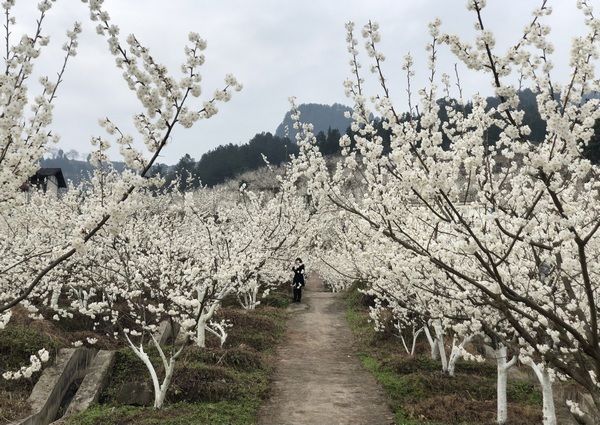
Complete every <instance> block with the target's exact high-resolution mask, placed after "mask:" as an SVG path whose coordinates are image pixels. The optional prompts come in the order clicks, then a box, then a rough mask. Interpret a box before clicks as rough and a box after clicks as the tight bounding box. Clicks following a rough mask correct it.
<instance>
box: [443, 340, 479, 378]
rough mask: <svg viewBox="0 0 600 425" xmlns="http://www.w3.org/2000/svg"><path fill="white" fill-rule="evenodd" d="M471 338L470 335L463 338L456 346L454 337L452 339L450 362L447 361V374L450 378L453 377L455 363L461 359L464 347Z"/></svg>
mask: <svg viewBox="0 0 600 425" xmlns="http://www.w3.org/2000/svg"><path fill="white" fill-rule="evenodd" d="M472 338H473V336H472V335H470V336H466V337H464V338H463V341H462V342H461V343H460V344H459V345H456V337H454V338H453V339H452V351H451V352H450V360H449V361H448V374H449V375H450V376H454V372H455V370H456V362H457V361H458V360H460V359H461V358H462V356H463V353H464V350H465V345H466V344H468V343H469V341H471V339H472Z"/></svg>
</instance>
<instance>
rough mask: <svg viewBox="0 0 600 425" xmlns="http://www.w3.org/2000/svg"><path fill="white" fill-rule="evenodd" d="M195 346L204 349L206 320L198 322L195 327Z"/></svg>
mask: <svg viewBox="0 0 600 425" xmlns="http://www.w3.org/2000/svg"><path fill="white" fill-rule="evenodd" d="M196 345H197V346H198V347H200V348H206V320H203V319H202V318H201V319H200V320H198V326H197V327H196Z"/></svg>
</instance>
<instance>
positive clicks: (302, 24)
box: [17, 0, 583, 164]
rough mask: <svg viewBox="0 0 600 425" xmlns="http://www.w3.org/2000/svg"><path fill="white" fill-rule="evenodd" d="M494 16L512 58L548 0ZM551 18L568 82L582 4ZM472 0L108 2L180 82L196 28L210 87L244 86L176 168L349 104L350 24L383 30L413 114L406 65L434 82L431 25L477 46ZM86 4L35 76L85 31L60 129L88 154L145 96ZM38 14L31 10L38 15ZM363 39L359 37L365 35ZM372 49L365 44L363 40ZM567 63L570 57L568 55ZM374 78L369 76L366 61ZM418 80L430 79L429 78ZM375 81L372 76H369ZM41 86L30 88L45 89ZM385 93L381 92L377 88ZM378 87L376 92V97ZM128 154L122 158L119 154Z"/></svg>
mask: <svg viewBox="0 0 600 425" xmlns="http://www.w3.org/2000/svg"><path fill="white" fill-rule="evenodd" d="M33 3H34V0H18V1H17V12H18V15H17V23H18V25H19V29H21V30H23V29H24V28H26V27H31V26H32V25H33V17H32V15H31V10H32V4H33ZM488 3H489V7H488V8H486V9H485V15H484V16H485V19H486V21H487V25H488V27H489V28H491V29H493V30H494V31H495V33H496V36H497V40H498V46H499V48H500V49H501V51H505V48H506V47H507V46H509V45H510V44H513V43H514V42H515V40H516V39H517V38H518V36H519V33H520V32H521V30H522V28H523V27H524V26H525V25H526V23H527V22H528V21H529V20H530V11H531V10H532V9H533V8H534V7H536V6H538V5H539V4H540V1H539V0H503V1H502V0H488ZM550 3H551V4H552V6H553V7H554V14H553V16H552V17H551V18H550V19H549V22H550V23H551V25H552V27H553V33H552V40H553V41H554V43H555V46H556V54H555V62H556V72H555V76H556V78H557V79H558V80H560V81H564V80H565V77H566V75H567V74H566V73H567V71H568V68H567V64H568V57H569V56H568V54H569V46H570V42H571V40H572V38H573V37H574V36H575V35H578V34H580V33H581V32H582V22H583V21H582V19H581V15H580V13H579V11H578V10H577V9H576V7H575V0H560V1H559V0H554V1H550ZM465 4H466V1H464V0H410V1H409V0H369V1H366V0H327V1H319V2H317V1H314V0H304V1H290V0H252V1H249V0H219V1H214V0H213V1H208V0H169V1H166V0H107V1H106V9H107V10H108V11H109V12H110V14H111V17H112V18H113V21H114V23H116V24H118V25H119V26H120V27H121V32H122V35H123V36H125V35H126V34H129V33H134V34H136V36H137V37H138V39H139V40H141V42H142V43H144V44H145V45H146V46H148V47H149V48H150V49H151V51H152V53H153V55H154V57H155V58H156V59H157V60H158V61H159V62H161V63H163V64H165V65H167V66H168V67H169V68H170V69H171V70H172V72H174V73H176V74H177V75H179V64H180V63H181V62H182V61H183V46H184V44H185V42H186V41H187V33H188V32H189V31H196V32H198V33H200V35H201V36H202V37H203V38H205V39H206V40H207V41H208V49H207V50H206V52H205V53H206V63H205V65H204V66H203V68H204V70H203V81H204V92H205V93H206V94H210V93H212V92H213V90H214V89H215V88H218V87H220V86H221V85H222V84H221V82H222V78H223V77H224V76H225V74H226V73H229V72H231V73H233V74H234V75H236V77H237V78H238V79H239V80H240V81H241V82H242V83H243V84H244V90H243V91H242V92H240V93H236V94H235V95H234V98H233V99H232V101H231V102H230V103H228V104H222V105H221V106H220V113H219V114H218V115H217V116H215V117H213V118H211V119H210V120H208V121H200V122H198V123H197V125H196V126H195V127H194V128H192V129H184V128H182V127H179V128H177V129H176V132H175V134H174V137H173V141H172V143H171V144H170V145H168V146H167V148H166V150H165V151H164V155H163V157H162V158H161V162H165V163H168V164H173V163H175V162H176V161H177V160H178V159H179V158H180V157H181V156H182V155H183V154H185V153H186V152H187V153H189V154H190V155H192V156H193V157H195V158H196V159H199V158H200V156H201V155H202V153H204V152H206V151H208V150H209V149H211V148H213V147H215V146H218V145H220V144H225V143H230V142H232V143H243V142H246V141H248V140H249V139H250V138H251V137H252V136H253V135H254V134H255V133H257V132H261V131H271V132H274V131H275V128H276V126H277V125H278V124H279V122H281V120H282V118H283V116H284V114H285V112H286V111H287V110H288V108H289V105H288V100H287V98H288V97H289V96H291V95H293V96H297V98H298V101H299V102H300V103H303V102H317V103H334V102H339V103H346V104H348V103H349V102H348V101H347V100H346V98H345V96H344V90H343V86H342V83H343V81H344V79H345V78H346V76H347V75H348V74H349V70H348V55H347V52H346V45H345V30H344V23H345V22H346V21H348V20H353V21H355V22H356V25H357V27H358V29H359V31H360V27H362V25H364V24H365V23H366V22H367V21H368V20H369V19H372V20H375V21H378V22H379V23H380V25H381V34H382V43H381V49H382V51H383V52H384V53H385V54H386V57H387V60H386V62H385V68H386V70H387V76H388V77H389V80H390V83H391V87H392V90H393V91H392V96H393V97H394V99H395V102H396V103H397V106H398V108H399V109H405V107H404V104H405V96H404V90H405V86H404V75H403V74H402V72H401V63H402V58H403V56H404V55H405V54H406V53H407V52H409V51H410V52H411V53H412V54H413V56H414V57H415V62H416V71H417V83H416V85H417V86H422V85H423V84H424V73H425V65H426V56H425V51H424V46H425V44H426V43H427V42H428V32H427V23H428V22H430V21H431V20H432V19H433V18H435V17H439V18H441V19H442V28H443V30H446V31H448V32H452V33H457V34H459V35H461V36H463V37H464V38H466V39H469V40H471V39H472V36H473V34H474V30H473V16H472V15H471V14H470V13H469V12H468V11H467V10H466V8H465ZM86 7H87V6H86V5H84V4H83V3H81V2H79V1H78V0H57V2H56V5H55V6H54V8H53V9H52V10H51V11H50V12H49V15H48V18H47V22H46V33H47V34H49V35H50V36H51V44H50V46H49V47H48V48H47V49H46V50H45V51H44V53H43V55H42V57H41V58H40V61H39V63H38V64H37V65H36V66H37V68H36V72H37V73H40V74H48V75H53V74H54V73H55V72H56V69H57V68H58V66H59V61H60V57H61V56H62V55H60V56H59V54H60V52H61V51H60V46H61V45H62V44H63V42H64V36H63V34H64V30H65V29H66V28H67V27H68V26H70V25H71V23H72V22H73V21H75V20H78V21H81V22H82V24H83V28H84V32H83V34H82V36H81V39H80V48H79V54H78V56H76V57H75V58H74V59H73V61H72V62H71V64H70V66H69V69H68V70H67V74H66V79H65V82H64V85H63V86H62V88H61V89H60V93H59V98H58V99H57V103H56V109H55V121H54V125H53V128H54V129H55V131H57V132H58V133H59V134H60V135H61V142H60V145H59V147H60V148H62V149H64V150H65V151H67V150H69V149H76V150H78V151H80V152H89V151H90V150H91V147H90V145H89V140H90V138H91V137H92V136H93V135H101V134H103V133H102V130H101V129H100V128H99V126H98V119H99V118H101V117H104V116H108V117H109V118H111V119H112V120H113V121H115V122H116V123H118V124H119V125H120V126H122V127H123V128H126V129H128V128H131V124H130V123H131V116H132V115H133V114H135V113H137V112H139V111H140V108H139V106H138V104H137V99H136V98H135V95H134V94H133V93H131V92H129V91H128V90H127V86H126V85H125V83H124V82H123V81H122V79H121V78H120V74H119V72H118V71H117V69H116V67H115V66H114V61H113V59H112V58H111V56H110V55H109V54H108V52H107V48H106V43H105V41H104V39H102V38H101V37H100V36H98V35H97V34H96V33H95V30H94V27H95V24H94V23H92V22H91V21H90V20H89V18H88V13H87V10H86ZM28 11H29V13H28ZM359 34H360V32H359ZM361 45H362V42H361ZM559 58H560V60H559ZM363 59H364V60H363V64H364V66H363V71H364V72H365V73H367V72H368V66H367V64H366V57H363ZM455 62H456V60H455V59H454V58H453V57H452V56H451V55H450V54H448V53H446V52H443V53H442V54H441V55H440V64H439V70H440V73H441V72H447V73H451V72H452V71H453V66H454V63H455ZM460 69H461V79H462V80H463V86H464V89H465V91H466V92H467V93H474V92H481V93H484V94H489V93H490V89H489V77H487V76H485V75H483V76H481V75H479V76H474V75H472V74H469V73H468V72H467V71H465V70H464V68H460ZM419 76H420V77H421V79H419ZM366 78H367V79H368V78H370V77H369V75H366ZM37 88H38V87H37V84H32V86H31V87H30V90H31V91H32V93H36V90H37ZM373 88H374V87H373ZM372 92H373V91H371V93H372ZM113 159H118V154H117V153H116V152H115V154H114V158H113Z"/></svg>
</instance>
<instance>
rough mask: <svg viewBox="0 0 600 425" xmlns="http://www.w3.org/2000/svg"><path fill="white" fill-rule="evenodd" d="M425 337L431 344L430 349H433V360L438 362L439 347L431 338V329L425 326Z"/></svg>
mask: <svg viewBox="0 0 600 425" xmlns="http://www.w3.org/2000/svg"><path fill="white" fill-rule="evenodd" d="M424 329H425V336H426V337H427V342H428V343H429V347H430V348H431V359H432V360H437V358H438V345H437V344H436V341H435V340H434V339H433V337H432V336H431V332H429V327H428V326H427V325H425V328H424Z"/></svg>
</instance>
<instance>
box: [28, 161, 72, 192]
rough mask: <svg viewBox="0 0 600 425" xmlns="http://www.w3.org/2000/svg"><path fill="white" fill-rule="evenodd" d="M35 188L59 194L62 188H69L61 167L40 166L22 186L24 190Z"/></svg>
mask: <svg viewBox="0 0 600 425" xmlns="http://www.w3.org/2000/svg"><path fill="white" fill-rule="evenodd" d="M34 188H35V189H37V190H41V191H43V192H44V193H50V194H53V195H55V196H58V194H59V193H60V191H61V189H62V190H66V189H67V182H66V181H65V177H64V176H63V173H62V170H61V169H60V168H40V169H39V170H38V171H37V172H36V173H35V174H34V175H33V176H31V177H30V178H29V180H28V181H27V183H25V184H23V186H21V189H22V190H23V191H24V192H29V191H30V190H31V189H34Z"/></svg>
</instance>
